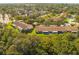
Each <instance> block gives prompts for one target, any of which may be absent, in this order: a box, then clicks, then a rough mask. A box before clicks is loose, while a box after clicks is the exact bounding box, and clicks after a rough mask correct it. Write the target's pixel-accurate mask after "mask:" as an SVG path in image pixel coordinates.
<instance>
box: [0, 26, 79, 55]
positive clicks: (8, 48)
mask: <svg viewBox="0 0 79 59" xmlns="http://www.w3.org/2000/svg"><path fill="white" fill-rule="evenodd" d="M8 27H9V26H8V25H7V26H5V27H4V28H3V29H0V54H1V55H2V54H12V55H16V54H23V55H36V54H40V55H44V54H45V55H58V54H59V55H61V54H63V55H64V54H79V35H78V34H79V33H64V34H51V35H45V36H40V35H32V34H26V33H22V32H19V31H18V30H17V29H14V28H12V27H10V28H8Z"/></svg>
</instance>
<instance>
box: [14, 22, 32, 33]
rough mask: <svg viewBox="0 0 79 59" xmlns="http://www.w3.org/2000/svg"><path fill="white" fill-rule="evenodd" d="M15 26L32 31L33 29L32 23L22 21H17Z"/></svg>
mask: <svg viewBox="0 0 79 59" xmlns="http://www.w3.org/2000/svg"><path fill="white" fill-rule="evenodd" d="M13 26H14V27H16V28H18V29H19V30H25V31H30V30H31V29H33V26H32V25H31V24H26V23H24V22H20V21H15V22H14V25H13Z"/></svg>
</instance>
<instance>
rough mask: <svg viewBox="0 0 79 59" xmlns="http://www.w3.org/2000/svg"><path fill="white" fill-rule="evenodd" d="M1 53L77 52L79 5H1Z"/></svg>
mask: <svg viewBox="0 0 79 59" xmlns="http://www.w3.org/2000/svg"><path fill="white" fill-rule="evenodd" d="M0 54H1V55H74V54H76V55H78V54H79V4H56V3H55V4H51V3H50V4H48V3H45V4H44V3H38V4H34V3H33V4H32V3H29V4H28V3H23V4H20V3H18V4H15V3H14V4H0Z"/></svg>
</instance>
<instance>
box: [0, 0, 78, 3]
mask: <svg viewBox="0 0 79 59" xmlns="http://www.w3.org/2000/svg"><path fill="white" fill-rule="evenodd" d="M0 3H79V0H0Z"/></svg>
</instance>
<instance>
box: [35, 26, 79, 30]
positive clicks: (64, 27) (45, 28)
mask: <svg viewBox="0 0 79 59" xmlns="http://www.w3.org/2000/svg"><path fill="white" fill-rule="evenodd" d="M35 29H36V31H78V28H77V27H73V26H57V25H52V26H45V25H40V26H36V27H35Z"/></svg>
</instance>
